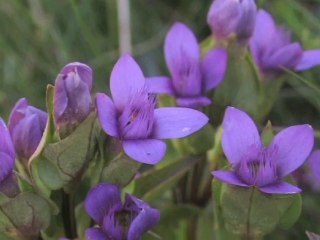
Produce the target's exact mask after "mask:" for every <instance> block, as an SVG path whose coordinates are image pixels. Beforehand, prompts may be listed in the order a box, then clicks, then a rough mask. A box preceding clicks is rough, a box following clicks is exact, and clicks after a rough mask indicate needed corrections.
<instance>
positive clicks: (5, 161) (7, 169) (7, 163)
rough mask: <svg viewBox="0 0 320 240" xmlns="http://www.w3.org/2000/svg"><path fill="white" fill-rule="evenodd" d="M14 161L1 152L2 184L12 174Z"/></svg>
mask: <svg viewBox="0 0 320 240" xmlns="http://www.w3.org/2000/svg"><path fill="white" fill-rule="evenodd" d="M14 161H15V159H13V158H12V157H11V156H9V155H8V154H6V153H4V152H0V183H1V182H2V181H3V180H4V179H6V178H7V177H8V176H9V175H10V174H11V173H12V171H13V167H14Z"/></svg>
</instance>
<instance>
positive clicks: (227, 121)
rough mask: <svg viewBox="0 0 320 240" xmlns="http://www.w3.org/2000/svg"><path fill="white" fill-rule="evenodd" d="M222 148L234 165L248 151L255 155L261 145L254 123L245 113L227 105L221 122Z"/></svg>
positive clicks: (252, 155)
mask: <svg viewBox="0 0 320 240" xmlns="http://www.w3.org/2000/svg"><path fill="white" fill-rule="evenodd" d="M222 127H223V134H222V148H223V151H224V153H225V155H226V156H227V160H228V161H229V162H230V163H231V164H232V165H233V166H236V165H237V164H238V163H239V162H240V161H241V160H242V159H243V157H245V156H247V155H248V152H249V153H250V156H251V157H252V158H254V157H257V156H258V154H259V151H260V149H261V147H262V143H261V140H260V136H259V133H258V130H257V127H256V125H255V124H254V122H253V121H252V119H251V118H250V117H249V116H248V115H247V114H246V113H245V112H242V111H240V110H238V109H236V108H234V107H228V108H227V110H226V112H225V115H224V119H223V123H222Z"/></svg>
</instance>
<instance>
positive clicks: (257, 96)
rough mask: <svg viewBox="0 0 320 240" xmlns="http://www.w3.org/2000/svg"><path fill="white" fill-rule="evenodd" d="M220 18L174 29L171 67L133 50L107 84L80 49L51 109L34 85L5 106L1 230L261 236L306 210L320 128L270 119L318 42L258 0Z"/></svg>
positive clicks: (54, 234) (229, 2) (229, 6)
mask: <svg viewBox="0 0 320 240" xmlns="http://www.w3.org/2000/svg"><path fill="white" fill-rule="evenodd" d="M207 21H208V25H209V27H210V29H211V31H212V34H210V36H208V38H207V39H204V40H203V41H201V42H200V43H199V42H198V41H197V37H196V35H195V33H193V31H192V30H191V28H190V27H188V26H187V25H186V24H184V23H182V22H180V21H177V22H175V23H173V24H172V26H171V27H170V28H169V30H168V33H167V34H166V36H165V38H164V40H163V42H164V43H163V46H164V47H163V48H164V62H165V63H166V65H167V69H168V71H169V73H165V72H164V73H161V74H160V75H159V76H151V77H145V74H144V71H145V69H143V67H141V66H142V65H141V66H140V65H139V63H140V62H139V61H138V60H136V59H135V57H134V56H132V55H130V54H129V53H125V54H122V55H121V56H119V58H118V59H117V61H115V62H114V66H113V68H112V70H111V71H110V72H108V74H107V75H106V76H105V77H106V79H109V81H108V82H109V84H110V85H109V88H107V87H106V89H104V90H100V89H99V90H98V91H95V90H93V89H94V88H93V85H94V80H96V79H94V76H95V74H94V72H95V70H94V67H93V68H91V67H90V66H89V65H90V64H85V63H80V62H71V63H69V64H66V65H65V66H64V67H63V68H62V69H61V70H60V71H59V70H58V69H56V70H55V71H56V72H57V77H56V80H55V82H54V85H50V84H49V85H48V86H47V90H46V99H45V103H46V110H45V111H44V110H40V109H38V108H37V107H34V106H33V105H31V103H29V101H28V100H27V99H26V98H21V99H19V100H18V101H17V103H16V104H15V106H14V107H13V109H12V111H11V114H10V117H9V119H8V124H6V123H5V121H3V120H2V119H1V118H0V239H4V240H8V239H14V240H32V239H38V240H39V239H42V240H53V239H61V240H67V239H88V240H125V239H128V240H138V239H188V240H189V239H190V240H196V239H218V240H228V239H249V240H258V239H259V240H260V239H263V238H265V237H266V239H270V237H269V236H271V237H273V236H275V235H272V234H273V233H274V232H275V231H277V230H278V229H290V228H291V227H292V226H293V224H294V223H295V222H297V221H298V219H299V216H300V214H301V210H302V200H303V198H302V196H303V194H304V192H303V191H304V190H305V186H304V184H301V183H303V181H300V180H301V179H303V180H305V179H307V181H309V183H310V182H311V181H313V183H314V185H312V187H311V188H310V189H312V190H314V191H315V189H316V186H317V184H319V183H317V182H316V181H319V178H320V176H318V175H319V174H320V173H319V166H320V165H319V163H318V162H319V160H320V159H319V158H320V157H319V156H320V155H319V151H315V152H313V154H311V152H312V150H313V148H314V145H316V142H315V135H317V130H316V129H314V128H313V127H312V126H311V125H309V124H308V123H307V122H301V121H299V120H294V123H292V124H291V125H292V126H281V127H280V126H276V127H273V126H272V124H271V122H270V121H269V122H267V120H269V118H271V120H273V124H274V123H276V124H277V123H278V121H280V120H279V119H277V118H276V117H275V114H274V113H273V114H269V113H270V111H271V110H272V109H274V104H275V102H276V100H277V97H278V95H279V94H281V91H282V86H283V84H284V83H285V82H286V81H287V79H289V80H288V82H289V81H290V78H288V76H290V77H293V76H294V77H298V78H300V75H297V74H296V73H294V72H292V71H297V72H300V71H302V70H307V69H310V68H312V67H315V66H317V65H318V64H319V63H320V55H319V50H309V51H303V50H302V47H301V46H300V44H298V43H291V39H290V37H289V34H288V32H287V31H285V30H284V29H283V28H281V27H278V26H276V24H275V22H274V20H273V18H272V16H271V14H269V13H268V12H266V11H265V10H257V6H256V3H255V1H253V0H215V1H213V3H212V5H211V7H210V8H209V9H208V16H207ZM303 81H304V80H303ZM309 86H311V85H310V84H309ZM312 87H313V88H316V87H314V86H312ZM109 90H110V91H109ZM109 93H110V94H109ZM166 95H168V96H169V97H168V96H166ZM172 98H173V99H174V103H173V102H172V101H167V100H168V99H171V100H172ZM32 104H33V103H32ZM164 106H165V107H164ZM281 109H282V110H283V108H281ZM273 118H274V119H273ZM266 122H267V124H266V127H263V126H264V124H265V123H266ZM280 122H281V121H280ZM7 125H8V127H7ZM310 154H311V155H310ZM309 155H310V156H309ZM307 159H309V160H308V164H309V168H311V169H312V171H311V173H312V174H310V172H309V173H306V174H304V173H303V174H304V175H303V176H302V178H301V173H299V172H297V170H298V169H299V168H300V167H301V166H302V165H303V163H304V162H305V161H306V160H307ZM293 172H295V173H294V174H295V175H294V178H293V177H292V173H293ZM295 179H296V180H297V183H298V185H297V183H296V182H295ZM304 230H308V229H304ZM311 230H312V229H311ZM312 231H313V230H312ZM307 234H308V236H311V237H316V236H317V235H316V233H313V232H308V233H307ZM268 237H269V238H268Z"/></svg>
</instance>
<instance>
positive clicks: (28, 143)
mask: <svg viewBox="0 0 320 240" xmlns="http://www.w3.org/2000/svg"><path fill="white" fill-rule="evenodd" d="M47 118H48V117H47V113H46V112H44V111H41V110H39V109H37V108H35V107H33V106H29V104H28V100H27V99H25V98H21V99H20V100H19V101H18V102H17V103H16V105H15V106H14V108H13V109H12V111H11V114H10V118H9V124H8V127H9V131H10V135H11V138H12V141H13V144H14V147H15V151H16V154H17V156H18V158H19V159H20V160H22V161H24V162H27V161H28V159H29V158H30V157H31V155H32V154H33V153H34V152H35V150H36V149H37V147H38V145H39V143H40V140H41V138H42V135H43V131H44V129H45V127H46V123H47Z"/></svg>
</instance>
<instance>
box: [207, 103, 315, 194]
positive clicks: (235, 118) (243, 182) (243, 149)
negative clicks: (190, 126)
mask: <svg viewBox="0 0 320 240" xmlns="http://www.w3.org/2000/svg"><path fill="white" fill-rule="evenodd" d="M222 126H223V134H222V148H223V151H224V153H225V155H226V157H227V160H228V161H229V163H230V164H231V165H232V168H233V171H220V170H219V171H214V172H212V174H213V176H214V177H215V178H217V179H218V180H220V181H222V182H225V183H227V184H231V185H235V186H240V187H251V186H255V187H257V188H258V189H259V190H260V191H261V192H264V193H268V194H294V193H299V192H300V191H301V190H300V189H299V188H297V187H296V186H293V185H291V184H289V183H287V182H281V180H282V179H283V178H284V177H286V176H287V175H289V174H291V173H292V172H293V171H294V170H296V169H297V168H298V167H300V166H301V165H302V164H303V162H304V161H305V160H306V159H307V157H308V156H309V154H310V152H311V150H312V147H313V142H314V132H313V129H312V127H311V126H310V125H307V124H305V125H296V126H292V127H288V128H286V129H284V130H282V131H281V132H279V133H278V134H277V135H276V136H275V137H274V138H273V140H272V141H271V143H270V144H269V146H267V147H265V146H263V144H262V142H261V139H260V136H259V133H258V130H257V128H256V126H255V124H254V122H253V121H252V120H251V119H250V117H249V116H248V115H247V114H246V113H244V112H242V111H240V110H238V109H236V108H232V107H228V108H227V110H226V113H225V116H224V119H223V124H222Z"/></svg>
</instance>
